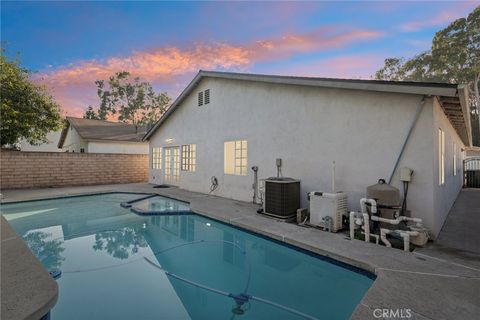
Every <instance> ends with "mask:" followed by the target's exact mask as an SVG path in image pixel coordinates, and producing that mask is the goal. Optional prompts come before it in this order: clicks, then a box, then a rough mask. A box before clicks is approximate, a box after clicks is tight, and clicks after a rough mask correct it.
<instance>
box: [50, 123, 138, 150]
mask: <svg viewBox="0 0 480 320" xmlns="http://www.w3.org/2000/svg"><path fill="white" fill-rule="evenodd" d="M65 120H66V121H65V123H66V124H65V127H64V128H63V130H62V134H61V136H60V141H59V142H58V147H59V148H62V147H63V144H64V142H65V138H66V137H67V134H68V131H69V130H68V129H69V128H70V126H72V127H73V128H75V130H77V133H78V134H79V135H80V137H82V139H84V140H86V141H111V142H117V141H124V142H125V141H126V142H142V137H143V136H144V135H145V132H146V131H147V130H146V127H143V126H137V125H134V124H129V123H122V122H112V121H104V120H92V119H83V118H73V117H67V118H66V119H65Z"/></svg>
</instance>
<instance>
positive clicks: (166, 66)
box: [36, 26, 382, 116]
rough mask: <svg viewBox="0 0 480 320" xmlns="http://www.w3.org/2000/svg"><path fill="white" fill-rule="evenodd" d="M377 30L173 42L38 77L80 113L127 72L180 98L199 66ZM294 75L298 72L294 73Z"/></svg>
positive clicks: (257, 59) (254, 58) (240, 61)
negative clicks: (105, 83) (106, 83)
mask: <svg viewBox="0 0 480 320" xmlns="http://www.w3.org/2000/svg"><path fill="white" fill-rule="evenodd" d="M381 36H382V33H381V32H379V31H375V30H345V28H341V27H338V26H330V27H322V28H318V29H316V30H313V31H311V32H309V33H304V34H295V33H288V34H284V35H282V36H279V37H274V38H270V39H262V40H257V41H252V42H249V43H246V44H243V45H234V44H228V43H212V44H196V45H193V46H192V47H190V48H187V49H180V48H177V47H174V46H167V47H159V48H156V49H154V50H149V51H137V52H134V53H133V54H132V55H130V56H126V57H111V58H109V59H106V60H105V61H98V60H89V61H79V62H76V63H73V64H71V65H67V66H64V67H60V68H57V69H53V70H51V69H49V70H47V71H45V72H43V73H41V74H40V75H38V76H37V77H36V81H39V82H41V83H44V84H46V85H47V87H49V88H50V89H51V90H52V91H51V92H52V95H53V96H54V97H55V98H56V100H57V101H58V102H59V103H60V104H61V105H62V107H63V109H64V110H65V113H68V114H69V115H72V116H73V115H74V116H80V115H81V114H83V111H84V110H85V108H86V107H87V106H88V105H96V103H97V98H96V87H95V84H94V81H95V80H97V79H106V78H108V77H109V76H111V75H113V74H114V73H115V72H118V71H122V70H127V71H130V72H131V73H132V74H133V75H134V76H138V77H140V78H141V79H143V80H147V81H150V82H152V83H153V84H154V85H155V86H157V87H161V89H162V90H168V91H169V93H170V94H171V95H172V96H175V94H177V93H178V92H180V90H181V89H182V88H183V86H185V84H186V83H187V82H188V78H191V77H192V75H193V74H194V73H195V72H197V71H198V70H199V69H204V70H242V71H247V70H248V69H249V68H250V67H251V66H252V65H253V64H255V63H261V62H266V61H278V60H282V59H286V58H289V57H291V56H294V55H297V54H304V53H312V52H321V51H326V50H331V49H337V48H342V47H346V46H348V45H351V44H352V43H355V42H361V41H370V40H373V39H376V38H378V37H381ZM293 73H295V72H293Z"/></svg>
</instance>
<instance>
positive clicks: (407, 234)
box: [397, 230, 418, 252]
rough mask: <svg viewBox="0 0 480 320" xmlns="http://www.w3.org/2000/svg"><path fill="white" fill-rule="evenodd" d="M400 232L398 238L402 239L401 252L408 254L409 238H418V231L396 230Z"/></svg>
mask: <svg viewBox="0 0 480 320" xmlns="http://www.w3.org/2000/svg"><path fill="white" fill-rule="evenodd" d="M397 231H399V232H400V236H401V237H402V239H403V251H407V252H410V236H413V237H416V236H418V231H402V230H397Z"/></svg>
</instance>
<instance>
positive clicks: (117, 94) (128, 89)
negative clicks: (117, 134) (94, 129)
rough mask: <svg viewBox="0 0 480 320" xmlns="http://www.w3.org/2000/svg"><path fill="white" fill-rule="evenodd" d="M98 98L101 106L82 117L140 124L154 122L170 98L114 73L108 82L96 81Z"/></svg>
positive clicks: (142, 83)
mask: <svg viewBox="0 0 480 320" xmlns="http://www.w3.org/2000/svg"><path fill="white" fill-rule="evenodd" d="M95 84H96V85H97V95H98V97H99V99H100V106H99V107H98V110H97V112H96V113H95V111H94V110H93V108H91V107H89V109H88V110H87V111H86V112H85V115H84V118H87V119H101V120H106V119H107V117H108V116H109V115H111V116H114V117H115V116H117V117H118V120H119V121H122V122H130V123H133V124H139V125H148V124H152V123H155V122H156V121H158V119H160V117H161V115H162V114H163V113H164V112H165V111H166V109H167V106H168V105H169V103H170V100H171V99H170V97H169V96H168V95H167V93H165V92H161V93H159V94H156V93H155V92H154V90H153V88H152V85H151V84H150V83H148V82H144V81H140V79H139V78H138V77H136V78H133V79H132V78H131V77H130V73H129V72H127V71H121V72H117V73H116V74H115V75H113V76H111V77H110V78H109V79H108V81H105V80H97V81H95Z"/></svg>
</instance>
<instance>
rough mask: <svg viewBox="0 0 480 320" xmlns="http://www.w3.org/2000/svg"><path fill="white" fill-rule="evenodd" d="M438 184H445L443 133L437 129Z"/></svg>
mask: <svg viewBox="0 0 480 320" xmlns="http://www.w3.org/2000/svg"><path fill="white" fill-rule="evenodd" d="M438 184H439V185H444V184H445V132H443V130H442V129H438Z"/></svg>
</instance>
